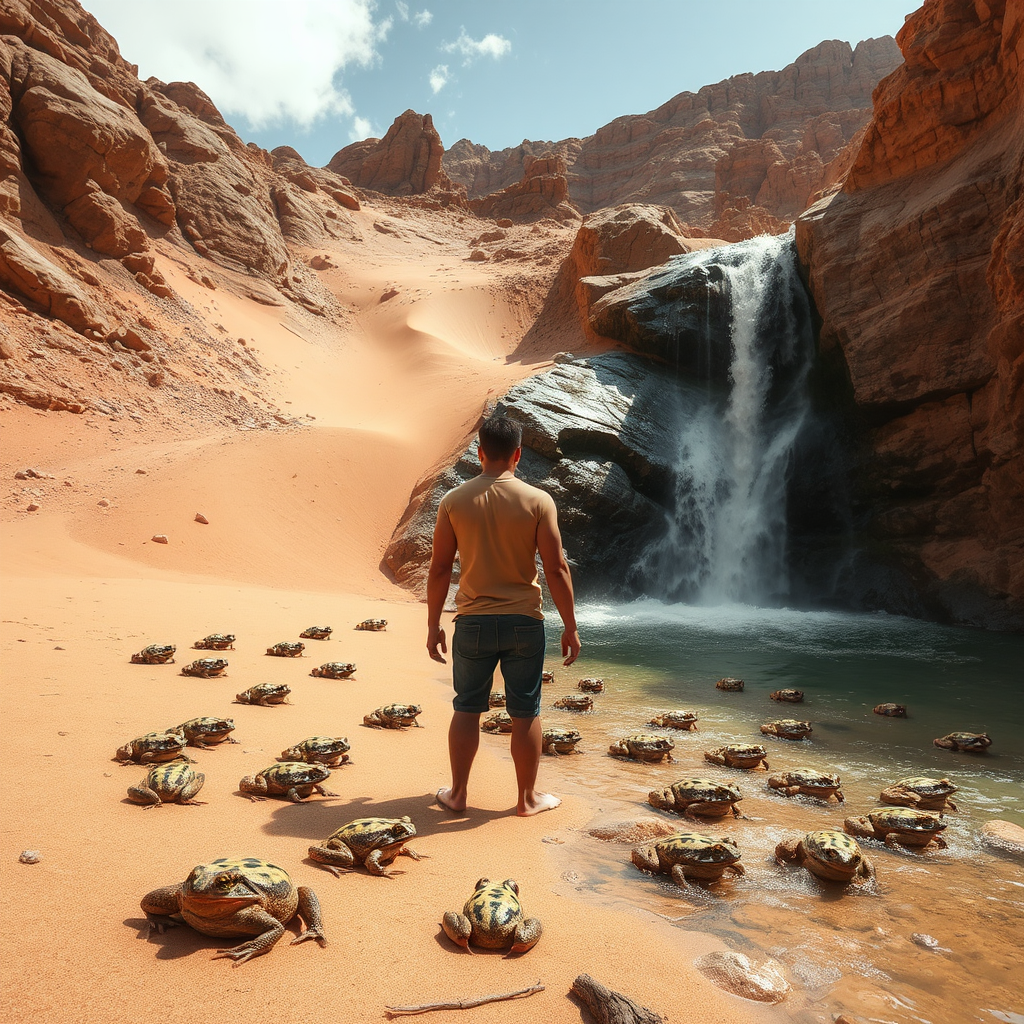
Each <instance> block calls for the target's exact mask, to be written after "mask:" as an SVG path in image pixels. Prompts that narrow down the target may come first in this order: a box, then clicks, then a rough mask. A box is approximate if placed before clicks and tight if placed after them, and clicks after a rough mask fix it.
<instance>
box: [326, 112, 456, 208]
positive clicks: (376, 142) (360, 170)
mask: <svg viewBox="0 0 1024 1024" xmlns="http://www.w3.org/2000/svg"><path fill="white" fill-rule="evenodd" d="M443 153H444V146H443V145H442V144H441V136H440V135H438V134H437V129H436V128H435V127H434V120H433V118H432V117H431V116H430V115H429V114H417V113H416V111H415V110H407V111H406V112H405V113H404V114H400V115H399V116H398V117H396V118H395V120H394V122H393V123H392V125H391V127H390V128H389V129H388V131H387V134H386V135H385V136H384V138H383V139H366V140H364V141H363V142H355V143H353V144H352V145H351V146H346V147H345V148H344V149H342V150H340V151H339V152H337V153H335V154H334V156H333V157H331V159H330V162H329V163H328V164H327V169H328V170H330V171H334V173H335V174H341V175H343V176H344V177H346V178H348V179H349V180H350V181H351V182H352V183H353V184H354V185H356V186H358V187H359V188H367V189H373V191H374V192H383V193H385V195H389V196H409V195H418V194H420V193H422V192H429V191H430V190H431V189H432V188H434V187H436V186H438V185H440V186H449V187H450V182H449V181H448V175H447V174H445V173H444V172H443V171H442V170H441V155H442V154H443Z"/></svg>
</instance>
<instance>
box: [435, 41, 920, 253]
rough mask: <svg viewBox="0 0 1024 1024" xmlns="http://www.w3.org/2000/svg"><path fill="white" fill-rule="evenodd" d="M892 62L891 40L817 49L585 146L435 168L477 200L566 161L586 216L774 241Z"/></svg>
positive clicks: (609, 130) (628, 119)
mask: <svg viewBox="0 0 1024 1024" xmlns="http://www.w3.org/2000/svg"><path fill="white" fill-rule="evenodd" d="M899 62H900V53H899V51H898V49H897V47H896V44H895V42H894V41H893V40H892V38H891V37H889V36H885V37H883V38H881V39H869V40H865V41H864V42H862V43H860V44H859V45H858V46H857V48H856V50H854V49H852V48H851V47H850V45H849V44H848V43H842V42H838V41H831V42H823V43H821V44H819V45H818V46H816V47H814V48H813V49H812V50H808V51H807V52H806V53H804V54H802V55H801V56H800V57H799V58H797V60H796V61H794V62H793V63H792V64H790V65H789V66H788V67H786V68H784V69H783V70H782V71H765V72H761V73H759V74H756V75H755V74H746V75H737V76H735V77H733V78H730V79H727V80H726V81H724V82H719V83H718V84H717V85H709V86H705V87H704V88H703V89H700V90H699V91H698V92H696V93H691V92H684V93H680V94H679V95H678V96H675V97H673V98H672V99H671V100H669V101H668V102H667V103H665V104H663V105H662V106H660V107H658V108H657V109H656V110H652V111H649V112H648V113H646V114H634V115H628V116H625V117H619V118H616V119H615V120H614V121H612V122H611V123H609V124H607V125H605V126H604V127H603V128H600V129H598V131H597V132H596V133H595V134H594V135H592V136H589V137H588V138H586V139H564V140H562V141H560V142H530V141H526V140H524V141H523V143H522V144H521V145H520V146H516V147H514V148H511V149H504V150H500V151H498V152H493V153H492V152H491V151H490V150H488V149H487V148H486V147H484V146H479V145H476V144H474V143H472V142H470V141H469V140H468V139H462V140H460V141H458V142H456V143H455V144H454V145H453V146H452V147H451V148H450V149H449V150H448V151H447V152H446V153H445V154H444V159H443V165H444V168H445V170H447V172H448V174H449V175H450V177H451V178H452V180H453V181H456V182H460V183H462V184H463V185H465V186H466V188H467V189H468V192H469V195H470V197H471V198H475V197H478V196H482V195H486V194H488V193H490V192H494V191H497V190H500V189H504V188H507V187H508V186H510V185H513V184H515V183H516V182H517V181H519V180H520V179H521V177H522V175H523V171H524V168H525V166H526V164H527V163H528V162H529V161H530V160H532V159H535V158H536V157H538V156H541V155H542V154H543V153H545V152H548V151H550V152H551V153H553V154H554V155H555V156H557V157H560V158H561V159H563V160H564V161H565V163H566V167H567V180H568V186H569V199H570V200H571V201H572V202H573V203H574V204H575V205H576V206H577V207H578V208H579V209H580V210H581V211H583V212H584V213H591V212H593V211H595V210H598V209H601V208H602V207H607V206H614V205H617V204H622V203H629V202H634V203H655V204H660V205H664V206H669V207H671V208H672V209H673V210H674V211H675V213H676V214H677V216H678V217H679V219H680V220H681V221H683V222H685V223H686V224H688V225H690V229H689V230H690V233H693V228H694V227H696V228H699V229H701V231H703V232H704V233H706V234H709V235H712V236H713V237H716V238H725V239H726V240H729V241H738V240H739V239H740V238H745V237H749V236H750V235H751V234H755V233H758V232H760V231H762V230H768V231H771V232H772V233H778V232H779V231H784V230H785V229H786V227H787V226H788V224H789V223H790V222H791V221H792V220H793V218H794V217H795V216H796V215H797V214H798V213H800V212H801V211H802V210H803V209H804V208H805V207H806V205H807V203H808V200H809V198H810V197H811V196H812V195H813V193H814V192H815V191H816V190H818V189H819V188H821V187H822V185H823V184H826V183H827V182H828V181H829V180H830V164H831V163H832V161H834V160H835V159H837V157H839V155H840V154H841V153H842V151H843V150H844V148H845V146H846V145H847V143H848V142H849V141H850V139H852V138H853V137H854V135H855V134H856V133H857V131H858V130H859V129H860V128H862V127H863V125H864V124H865V123H866V122H867V121H868V119H869V118H870V112H871V90H872V89H873V88H874V86H875V85H876V84H877V82H878V81H879V79H880V78H882V77H883V76H884V75H886V74H888V73H889V72H890V71H892V70H893V69H894V68H895V67H896V66H897V65H898V64H899Z"/></svg>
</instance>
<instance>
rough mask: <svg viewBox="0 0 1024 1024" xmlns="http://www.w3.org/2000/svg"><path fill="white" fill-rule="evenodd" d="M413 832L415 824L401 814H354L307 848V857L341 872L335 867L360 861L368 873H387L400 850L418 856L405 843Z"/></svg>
mask: <svg viewBox="0 0 1024 1024" xmlns="http://www.w3.org/2000/svg"><path fill="white" fill-rule="evenodd" d="M415 835H416V826H415V825H414V824H413V823H412V820H411V819H410V818H409V817H408V816H406V817H404V818H356V820H355V821H350V822H349V823H348V824H347V825H342V826H341V828H339V829H338V830H337V831H336V832H333V833H332V834H331V835H330V836H328V837H327V839H325V840H324V841H323V842H322V843H321V844H320V845H319V846H311V847H310V848H309V857H310V860H315V861H316V862H317V864H320V865H321V866H322V867H324V868H326V869H327V870H328V871H330V872H331V873H332V874H334V875H338V876H340V874H341V872H340V871H339V870H338V868H350V867H352V866H353V865H355V864H362V865H363V866H364V867H365V868H366V870H367V871H369V872H370V874H371V875H381V876H383V877H387V876H389V875H390V874H391V872H390V871H388V869H387V865H388V864H390V863H391V862H392V861H393V860H394V859H395V858H396V857H397V856H399V854H405V855H406V856H407V857H412V859H413V860H419V859H420V856H419V854H418V853H416V852H415V851H413V850H409V849H407V848H406V846H405V844H406V843H407V842H408V841H409V840H410V839H412V838H413V836H415Z"/></svg>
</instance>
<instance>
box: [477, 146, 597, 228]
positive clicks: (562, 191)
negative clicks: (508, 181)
mask: <svg viewBox="0 0 1024 1024" xmlns="http://www.w3.org/2000/svg"><path fill="white" fill-rule="evenodd" d="M469 208H470V209H471V210H472V211H473V213H475V214H476V215H477V216H478V217H493V218H494V219H495V220H498V219H500V218H504V217H507V218H508V219H509V220H512V221H520V222H522V221H526V222H529V221H531V220H538V219H540V218H541V217H550V218H551V219H552V220H561V221H568V220H576V219H577V218H578V217H579V211H578V210H577V209H576V208H575V207H574V206H573V205H572V203H570V202H569V185H568V182H567V181H566V180H565V161H564V160H563V159H562V158H561V157H557V156H554V155H553V154H551V153H545V154H544V155H543V156H540V157H535V158H530V159H529V160H527V161H526V162H525V164H524V166H523V178H522V181H519V182H516V184H514V185H509V186H508V187H507V188H503V189H501V191H499V192H493V193H491V194H490V195H486V196H483V197H482V198H480V199H474V200H473V201H472V202H470V204H469Z"/></svg>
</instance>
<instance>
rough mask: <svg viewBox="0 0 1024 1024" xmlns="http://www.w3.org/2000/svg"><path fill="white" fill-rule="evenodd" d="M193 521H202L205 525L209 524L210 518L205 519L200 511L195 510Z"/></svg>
mask: <svg viewBox="0 0 1024 1024" xmlns="http://www.w3.org/2000/svg"><path fill="white" fill-rule="evenodd" d="M195 522H197V523H203V524H204V525H206V526H209V524H210V520H209V519H207V518H206V516H204V515H203V513H202V512H197V513H196V518H195Z"/></svg>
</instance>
